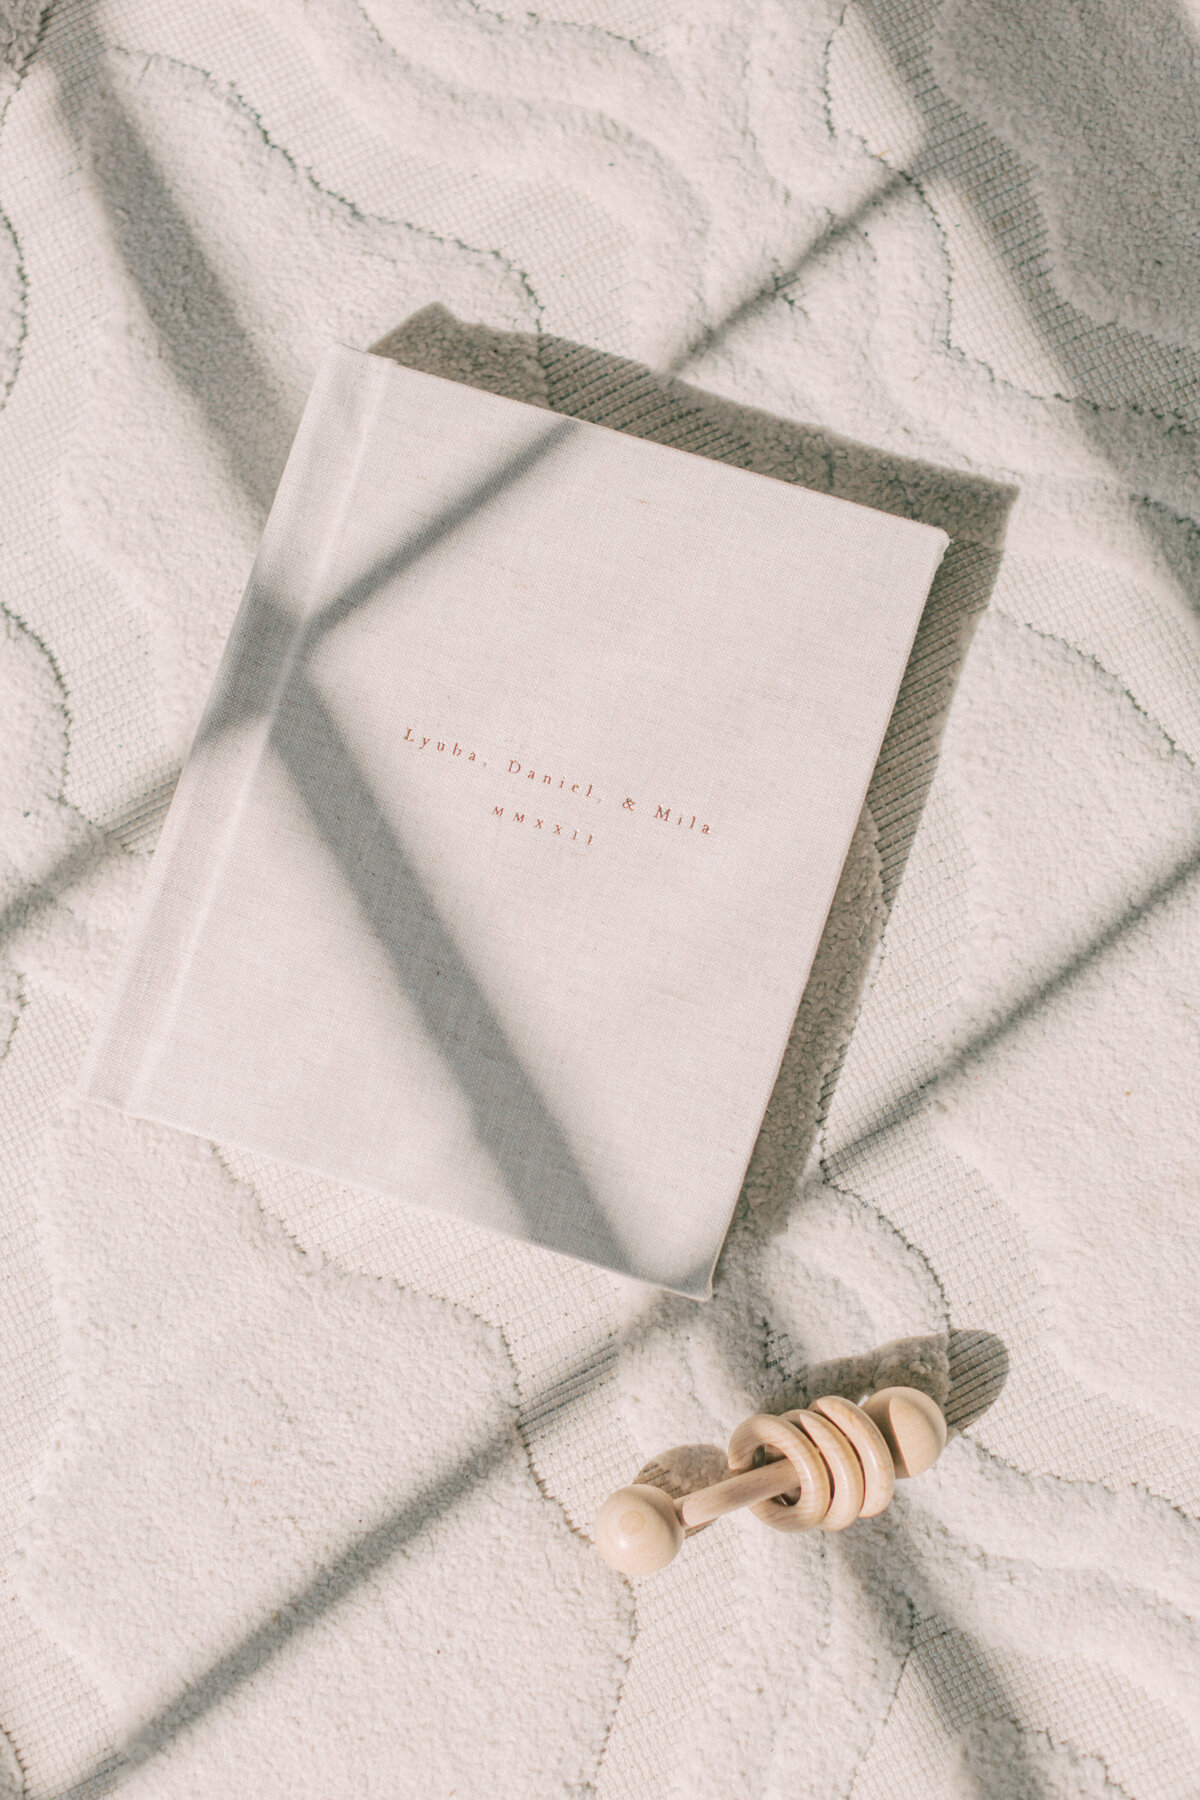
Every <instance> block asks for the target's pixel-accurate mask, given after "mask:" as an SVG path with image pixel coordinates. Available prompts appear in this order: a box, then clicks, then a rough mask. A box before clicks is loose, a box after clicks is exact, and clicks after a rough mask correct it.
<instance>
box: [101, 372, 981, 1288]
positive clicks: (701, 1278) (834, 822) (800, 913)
mask: <svg viewBox="0 0 1200 1800" xmlns="http://www.w3.org/2000/svg"><path fill="white" fill-rule="evenodd" d="M947 541H948V540H947V539H946V537H945V534H944V533H943V532H941V531H938V530H936V529H934V528H932V527H930V526H926V525H921V524H914V523H911V522H909V521H906V520H901V519H896V518H893V517H891V516H889V515H886V514H883V513H878V512H875V511H872V510H871V509H869V508H866V507H862V506H858V505H855V504H852V503H851V502H848V501H843V500H836V499H832V498H830V497H828V496H826V495H823V494H817V493H813V492H810V491H808V490H806V489H804V488H800V487H796V486H794V485H792V484H791V483H788V482H784V481H779V480H775V479H772V478H770V477H767V476H762V475H757V474H751V473H748V472H746V471H743V470H739V469H735V468H730V467H728V466H726V465H723V464H719V463H715V462H712V461H709V460H707V459H705V458H703V457H699V456H693V455H689V454H688V453H686V452H684V451H680V450H675V449H671V448H667V447H665V446H662V445H659V444H654V443H650V442H647V441H645V440H643V439H637V438H632V437H629V436H625V435H622V434H621V433H619V432H615V431H612V430H609V429H607V428H605V427H603V426H599V425H591V424H585V423H582V422H580V421H577V420H574V419H570V418H564V417H560V416H558V415H556V414H554V413H550V412H547V411H544V410H542V409H540V408H537V407H532V406H528V405H525V404H523V403H521V402H519V401H514V400H508V399H504V398H500V397H498V396H496V395H494V394H490V393H483V392H479V391H478V390H476V389H474V388H470V387H467V386H464V385H461V384H459V383H456V382H451V381H446V380H443V379H441V378H440V377H437V376H433V375H427V374H421V373H417V372H416V371H414V370H411V369H407V368H404V367H402V366H400V365H398V364H396V363H394V362H392V361H390V360H388V359H386V358H384V357H379V356H374V355H370V354H366V353H362V352H358V351H353V350H349V349H344V348H335V349H333V350H331V351H330V352H328V354H327V355H326V357H325V359H324V360H323V362H322V364H321V367H320V369H319V372H318V375H317V378H316V382H315V385H314V388H313V391H312V394H311V396H310V399H309V402H308V405H307V407H306V409H305V412H304V416H303V420H302V422H301V424H300V428H299V431H298V433H297V437H296V440H295V443H294V445H293V448H292V451H291V455H290V457H289V459H288V463H287V467H286V469H285V471H284V474H283V477H282V480H281V482H280V486H279V489H278V492H277V494H276V497H275V501H274V504H273V506H272V508H271V513H270V517H269V519H268V522H267V525H266V529H265V532H264V535H263V540H262V544H261V548H260V550H259V554H258V556H257V559H256V561H255V564H254V568H253V571H252V573H251V576H250V580H249V585H248V587H247V590H246V594H245V597H244V599H243V602H242V605H241V608H240V611H239V613H238V616H237V620H236V622H235V625H234V628H233V631H232V634H231V637H230V640H229V643H228V645H227V647H226V651H225V654H224V657H223V660H222V663H221V667H220V670H219V672H218V676H217V680H216V683H215V685H214V689H213V692H212V695H211V696H210V699H209V702H208V705H207V707H206V710H205V712H204V715H203V718H202V721H201V723H200V726H199V729H198V731H197V734H196V739H195V742H194V744H193V746H192V749H191V751H190V753H189V756H188V759H187V762H186V764H185V767H184V770H183V773H182V775H181V777H180V781H179V784H178V787H177V790H176V792H175V796H174V799H173V801H172V804H171V807H170V811H169V813H168V816H167V820H166V823H165V825H164V828H163V832H162V837H161V840H160V842H159V845H158V848H157V850H156V852H155V855H154V859H153V862H152V865H151V869H150V873H149V876H148V880H147V886H146V890H145V893H144V895H143V900H142V904H141V908H140V912H139V915H138V919H137V921H136V924H135V927H134V929H133V932H132V934H131V938H130V941H129V943H128V944H127V946H126V948H125V952H124V955H123V959H122V962H121V966H120V970H119V973H118V977H117V980H116V983H115V986H114V991H113V993H112V995H111V996H110V1001H109V1004H108V1007H107V1010H106V1012H105V1015H104V1017H103V1018H102V1020H101V1023H100V1025H99V1027H98V1029H97V1033H96V1036H95V1038H94V1040H93V1043H92V1046H91V1049H90V1051H89V1055H88V1060H87V1064H86V1067H85V1071H84V1075H83V1078H82V1086H83V1089H84V1092H85V1093H87V1094H88V1095H90V1096H91V1097H92V1098H94V1099H96V1100H99V1101H102V1102H104V1103H106V1104H108V1105H111V1106H115V1107H118V1108H120V1109H121V1110H123V1111H125V1112H128V1113H131V1114H134V1115H135V1116H138V1117H141V1118H146V1119H153V1120H157V1121H160V1122H163V1123H166V1124H168V1125H171V1126H175V1127H178V1128H180V1129H183V1130H185V1131H188V1132H194V1133H198V1134H200V1135H201V1136H203V1137H205V1138H207V1139H211V1140H215V1141H216V1142H218V1143H227V1144H231V1145H238V1146H240V1147H242V1148H245V1149H249V1150H253V1151H258V1152H262V1153H266V1154H268V1155H271V1156H274V1157H278V1158H281V1159H283V1160H284V1161H286V1162H290V1163H293V1164H296V1165H300V1166H303V1167H305V1168H308V1169H311V1170H313V1171H316V1172H319V1173H321V1174H323V1175H326V1176H329V1177H332V1178H334V1179H336V1180H338V1181H341V1182H346V1183H351V1184H354V1185H356V1186H359V1187H362V1188H366V1189H374V1190H376V1191H378V1192H381V1193H385V1194H388V1195H393V1196H397V1197H399V1198H400V1199H402V1200H405V1201H409V1202H411V1203H413V1204H415V1205H418V1206H424V1207H432V1208H437V1209H440V1210H442V1211H444V1212H447V1213H452V1214H457V1215H459V1216H461V1217H463V1218H465V1219H468V1220H471V1221H472V1222H473V1223H474V1224H476V1225H481V1226H485V1227H490V1228H491V1229H493V1230H495V1231H498V1232H503V1233H507V1234H509V1235H510V1236H513V1237H516V1238H521V1239H524V1240H527V1241H529V1242H532V1243H536V1244H539V1245H543V1246H545V1247H547V1248H549V1249H551V1250H555V1251H559V1252H562V1253H565V1254H567V1255H570V1256H574V1257H578V1258H582V1259H584V1260H586V1261H590V1262H594V1263H598V1264H600V1265H602V1266H604V1267H606V1268H609V1269H612V1270H616V1271H618V1272H619V1273H621V1274H624V1275H629V1276H633V1277H636V1278H638V1279H640V1280H642V1281H646V1282H650V1283H654V1284H656V1285H660V1286H662V1287H666V1288H671V1289H674V1290H676V1291H678V1292H681V1293H684V1294H689V1295H692V1296H694V1297H696V1298H704V1297H705V1296H706V1295H707V1294H708V1293H709V1292H710V1291H711V1280H712V1273H713V1269H714V1266H715V1263H716V1260H717V1256H718V1254H719V1251H720V1248H721V1244H722V1241H723V1239H724V1237H725V1234H726V1231H727V1229H728V1225H729V1221H730V1218H731V1215H732V1211H733V1207H734V1204H735V1202H736V1199H737V1196H738V1192H739V1190H740V1187H741V1183H742V1180H743V1177H744V1174H745V1170H746V1166H747V1163H748V1161H749V1158H750V1153H751V1151H752V1149H753V1146H754V1141H755V1138H756V1136H757V1134H758V1130H759V1127H760V1125H761V1122H762V1118H763V1114H764V1111H765V1109H766V1104H767V1100H768V1098H769V1096H770V1093H771V1089H772V1087H773V1084H774V1081H775V1077H776V1074H777V1072H778V1069H779V1065H780V1061H781V1059H782V1056H783V1052H784V1048H785V1046H786V1043H787V1039H788V1035H789V1032H790V1029H791V1026H792V1023H793V1020H794V1017H795V1014H796V1010H797V1006H798V1004H799V1001H800V996H801V993H802V991H803V988H804V985H805V981H806V979H807V976H808V973H809V969H810V966H811V963H812V960H813V956H814V954H815V952H816V948H817V944H818V941H819V939H820V935H821V931H822V928H823V926H824V923H825V918H826V915H827V913H828V911H829V907H830V904H831V901H832V898H833V894H834V890H835V888H836V886H837V882H838V877H839V875H840V873H841V869H842V864H843V862H844V859H845V856H846V852H847V850H848V847H849V844H850V839H851V835H852V833H853V831H854V827H855V824H856V822H857V820H858V816H859V813H860V811H861V808H862V804H863V800H864V797H865V794H866V790H867V785H868V782H869V780H870V777H871V773H872V769H873V767H874V764H875V760H876V758H877V756H878V753H879V748H880V744H881V742H882V739H883V735H884V731H885V729H886V726H887V723H888V719H889V716H890V714H891V711H892V707H893V705H894V703H895V698H896V693H897V690H898V688H899V684H900V679H901V676H902V674H903V671H904V667H905V663H906V660H907V657H908V653H909V650H910V648H911V644H912V640H913V636H914V634H915V631H916V628H917V624H918V621H919V619H920V616H921V612H922V608H923V606H924V602H925V598H926V595H927V593H928V590H929V586H930V583H931V581H932V579H933V576H934V573H935V571H936V569H937V566H938V563H939V561H940V560H941V557H942V554H943V552H944V549H945V547H946V544H947Z"/></svg>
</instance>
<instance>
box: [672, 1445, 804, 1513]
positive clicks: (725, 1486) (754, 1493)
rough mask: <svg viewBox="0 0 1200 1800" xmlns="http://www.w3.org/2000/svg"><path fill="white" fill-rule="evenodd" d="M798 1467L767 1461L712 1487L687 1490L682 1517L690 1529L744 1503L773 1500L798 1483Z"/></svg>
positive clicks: (729, 1511) (681, 1503) (781, 1460)
mask: <svg viewBox="0 0 1200 1800" xmlns="http://www.w3.org/2000/svg"><path fill="white" fill-rule="evenodd" d="M799 1485H800V1483H799V1481H798V1480H797V1477H796V1471H795V1469H794V1468H793V1467H792V1465H791V1463H790V1462H787V1461H786V1460H784V1459H783V1458H781V1459H780V1460H779V1461H778V1462H769V1463H764V1464H763V1466H762V1468H761V1469H747V1470H746V1473H745V1474H744V1475H728V1476H726V1478H725V1480H724V1481H715V1482H714V1483H713V1485H712V1486H711V1487H706V1488H701V1489H700V1490H699V1492H698V1493H695V1494H688V1495H686V1496H685V1498H684V1499H682V1500H681V1501H679V1502H678V1512H679V1517H680V1518H681V1519H682V1520H683V1523H684V1525H685V1526H687V1528H688V1529H689V1530H690V1529H691V1527H692V1526H693V1525H707V1524H708V1523H709V1521H710V1520H712V1519H720V1518H723V1517H724V1516H725V1514H726V1513H731V1512H737V1510H738V1508H739V1507H742V1506H757V1505H758V1504H759V1503H760V1502H761V1501H763V1500H774V1499H775V1497H776V1496H777V1495H778V1494H786V1493H789V1492H790V1491H792V1490H793V1489H795V1488H797V1487H799Z"/></svg>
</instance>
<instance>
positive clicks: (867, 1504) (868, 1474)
mask: <svg viewBox="0 0 1200 1800" xmlns="http://www.w3.org/2000/svg"><path fill="white" fill-rule="evenodd" d="M812 1410H813V1412H816V1413H821V1414H823V1415H824V1417H825V1418H827V1419H831V1420H832V1421H833V1423H834V1424H835V1425H836V1426H837V1428H838V1430H839V1431H840V1432H841V1433H842V1436H843V1437H845V1438H848V1439H849V1440H850V1443H851V1444H852V1445H853V1447H854V1454H855V1456H856V1457H857V1458H858V1461H859V1466H860V1467H861V1469H862V1473H863V1503H862V1506H861V1507H860V1509H859V1514H858V1516H859V1518H860V1519H873V1518H875V1516H876V1515H877V1514H878V1513H881V1512H883V1511H884V1510H885V1508H886V1507H887V1506H888V1505H890V1503H891V1498H892V1495H893V1494H894V1493H895V1491H896V1465H895V1463H893V1461H892V1453H891V1451H890V1450H889V1449H888V1447H887V1444H886V1442H885V1440H884V1436H883V1433H882V1432H881V1431H880V1429H879V1427H878V1425H876V1423H875V1421H874V1419H872V1418H871V1417H870V1416H869V1414H867V1413H865V1412H864V1411H863V1409H862V1407H861V1406H855V1404H854V1402H853V1400H844V1399H843V1398H842V1396H841V1395H840V1394H826V1395H825V1397H824V1398H823V1399H821V1400H814V1401H813V1403H812Z"/></svg>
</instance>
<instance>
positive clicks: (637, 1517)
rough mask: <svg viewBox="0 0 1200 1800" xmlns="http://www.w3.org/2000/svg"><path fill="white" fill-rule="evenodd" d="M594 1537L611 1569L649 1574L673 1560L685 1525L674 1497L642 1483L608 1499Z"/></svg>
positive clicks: (631, 1573)
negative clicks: (676, 1507) (676, 1508)
mask: <svg viewBox="0 0 1200 1800" xmlns="http://www.w3.org/2000/svg"><path fill="white" fill-rule="evenodd" d="M592 1537H593V1539H594V1541H595V1545H596V1548H597V1550H598V1551H599V1552H600V1554H601V1556H602V1557H603V1558H604V1560H605V1562H606V1563H607V1564H608V1565H609V1567H610V1568H613V1569H619V1570H620V1571H621V1573H622V1575H649V1574H652V1573H653V1571H654V1570H655V1569H665V1568H666V1566H667V1564H668V1563H669V1562H670V1561H671V1558H672V1557H673V1556H674V1555H675V1553H676V1551H677V1550H678V1549H679V1546H680V1544H682V1542H683V1525H682V1522H681V1521H680V1517H679V1514H678V1513H677V1512H676V1510H675V1502H674V1501H673V1500H672V1499H671V1496H670V1495H669V1494H664V1493H663V1491H662V1489H661V1488H656V1487H650V1486H649V1485H648V1484H647V1483H646V1482H644V1481H641V1482H637V1483H636V1484H635V1485H634V1486H633V1487H624V1488H618V1489H617V1491H616V1493H615V1494H610V1495H609V1496H608V1499H607V1500H606V1501H605V1502H604V1505H603V1506H602V1507H601V1508H600V1511H599V1512H598V1513H597V1514H596V1523H595V1525H594V1526H593V1528H592Z"/></svg>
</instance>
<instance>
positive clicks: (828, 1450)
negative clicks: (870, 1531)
mask: <svg viewBox="0 0 1200 1800" xmlns="http://www.w3.org/2000/svg"><path fill="white" fill-rule="evenodd" d="M783 1417H784V1418H785V1419H786V1420H787V1421H788V1423H789V1424H791V1425H794V1426H795V1427H796V1429H797V1430H798V1431H802V1432H803V1433H804V1435H805V1436H806V1437H808V1438H811V1439H812V1441H813V1443H814V1444H815V1445H816V1447H817V1450H818V1451H819V1453H820V1456H821V1461H822V1462H823V1463H824V1464H825V1467H826V1468H827V1469H828V1471H829V1479H830V1482H831V1484H832V1487H833V1497H832V1499H831V1500H830V1502H829V1510H828V1511H827V1512H826V1514H825V1517H824V1518H823V1519H822V1520H821V1521H820V1528H821V1530H822V1531H845V1529H846V1527H847V1525H853V1523H854V1521H855V1519H857V1517H858V1515H859V1513H860V1512H861V1511H862V1503H863V1500H864V1499H865V1497H866V1484H865V1482H864V1480H863V1470H862V1464H861V1463H860V1462H859V1460H858V1458H857V1456H856V1455H855V1454H854V1446H853V1444H851V1443H850V1441H849V1439H848V1438H845V1437H843V1436H842V1434H841V1432H840V1431H839V1430H838V1428H837V1426H836V1425H832V1424H830V1422H829V1420H828V1419H823V1418H822V1417H821V1415H820V1413H818V1412H817V1411H816V1410H815V1409H814V1410H813V1411H811V1412H809V1411H806V1410H805V1409H804V1408H800V1409H799V1410H798V1411H796V1412H785V1413H784V1414H783Z"/></svg>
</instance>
